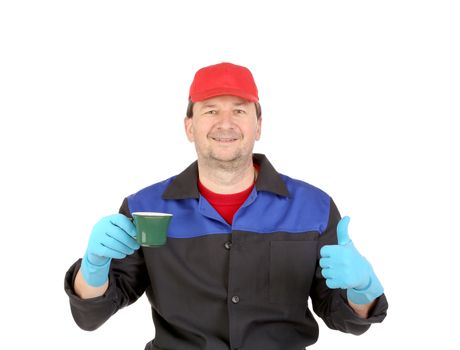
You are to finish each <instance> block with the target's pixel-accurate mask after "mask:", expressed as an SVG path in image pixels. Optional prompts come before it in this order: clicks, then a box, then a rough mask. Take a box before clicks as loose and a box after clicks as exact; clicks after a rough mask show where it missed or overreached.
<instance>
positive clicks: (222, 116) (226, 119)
mask: <svg viewBox="0 0 460 350" xmlns="http://www.w3.org/2000/svg"><path fill="white" fill-rule="evenodd" d="M218 118H219V119H218V122H217V123H218V126H219V128H229V129H232V128H233V127H234V122H233V113H232V111H221V113H219V116H218Z"/></svg>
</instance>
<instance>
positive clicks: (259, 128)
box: [256, 116, 262, 141]
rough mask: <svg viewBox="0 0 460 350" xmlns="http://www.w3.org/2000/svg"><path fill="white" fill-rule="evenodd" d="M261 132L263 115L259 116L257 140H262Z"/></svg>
mask: <svg viewBox="0 0 460 350" xmlns="http://www.w3.org/2000/svg"><path fill="white" fill-rule="evenodd" d="M261 134H262V116H260V117H259V118H257V130H256V141H259V140H260V135H261Z"/></svg>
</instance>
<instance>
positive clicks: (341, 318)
mask: <svg viewBox="0 0 460 350" xmlns="http://www.w3.org/2000/svg"><path fill="white" fill-rule="evenodd" d="M340 218H341V217H340V213H339V210H338V209H337V207H336V205H335V203H334V202H333V200H332V199H331V200H330V210H329V222H328V226H327V228H326V230H325V231H324V232H323V233H322V235H321V236H320V239H319V240H320V242H319V245H318V257H319V256H320V255H319V249H321V247H322V246H324V245H330V244H337V224H338V223H339V221H340ZM311 299H312V305H313V310H314V311H315V313H316V314H317V315H318V316H320V317H321V318H322V319H323V321H324V323H325V324H326V325H327V326H328V327H329V328H331V329H336V330H339V331H342V332H345V333H352V334H355V335H359V334H362V333H364V332H365V331H367V330H368V329H369V327H370V326H371V324H372V323H379V322H382V321H383V319H384V318H385V316H386V313H387V309H388V303H387V299H386V297H385V295H384V294H383V295H381V296H380V297H379V298H377V302H376V304H375V306H374V307H373V309H372V310H371V311H370V313H369V317H368V318H367V319H363V318H360V317H358V316H357V315H356V314H355V313H354V311H353V309H352V308H351V307H350V306H349V305H348V302H347V294H346V290H344V289H329V288H328V287H327V285H326V280H325V279H324V277H323V276H322V274H321V267H320V266H319V263H318V265H317V267H316V272H315V279H314V281H313V285H312V289H311Z"/></svg>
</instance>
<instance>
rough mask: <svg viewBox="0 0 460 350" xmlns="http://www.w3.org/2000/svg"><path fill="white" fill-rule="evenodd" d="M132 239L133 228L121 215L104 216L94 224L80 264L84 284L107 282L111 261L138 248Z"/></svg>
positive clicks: (133, 235) (96, 284)
mask: <svg viewBox="0 0 460 350" xmlns="http://www.w3.org/2000/svg"><path fill="white" fill-rule="evenodd" d="M135 236H136V227H135V226H134V224H133V223H132V222H131V220H129V219H128V218H127V217H126V216H124V215H122V214H115V215H110V216H107V217H105V218H103V219H101V220H100V221H99V222H98V223H97V224H96V225H94V228H93V231H92V232H91V236H90V238H89V243H88V248H87V249H86V253H85V255H84V256H83V260H82V263H81V273H82V275H83V278H84V280H85V281H86V283H88V284H89V285H90V286H93V287H100V286H102V285H103V284H104V283H105V282H107V280H108V278H109V270H110V262H111V260H112V259H123V258H124V257H126V256H127V255H131V254H133V253H134V251H135V250H137V249H139V247H140V245H139V243H137V241H136V240H135V238H134V237H135Z"/></svg>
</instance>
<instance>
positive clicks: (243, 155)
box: [185, 96, 262, 163]
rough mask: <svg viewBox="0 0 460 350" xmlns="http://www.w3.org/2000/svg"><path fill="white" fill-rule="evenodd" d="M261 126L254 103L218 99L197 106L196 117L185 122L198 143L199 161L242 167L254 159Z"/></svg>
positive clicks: (187, 129)
mask: <svg viewBox="0 0 460 350" xmlns="http://www.w3.org/2000/svg"><path fill="white" fill-rule="evenodd" d="M261 123H262V120H261V118H257V116H256V108H255V105H254V103H253V102H248V101H246V100H244V99H242V98H239V97H236V96H218V97H213V98H210V99H207V100H204V101H200V102H196V103H195V104H194V106H193V117H192V118H185V132H186V134H187V138H188V139H189V141H191V142H194V143H195V148H196V151H197V155H198V160H201V161H208V163H209V162H217V163H223V162H228V163H238V162H242V161H247V160H248V159H252V151H253V149H254V143H255V141H257V140H259V139H260V132H261Z"/></svg>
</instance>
